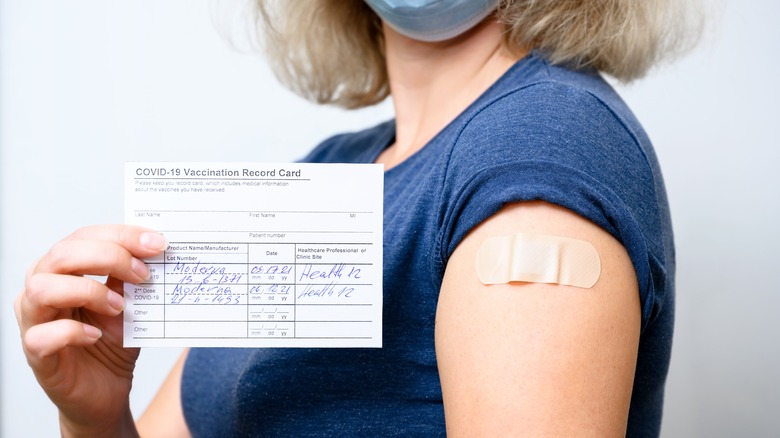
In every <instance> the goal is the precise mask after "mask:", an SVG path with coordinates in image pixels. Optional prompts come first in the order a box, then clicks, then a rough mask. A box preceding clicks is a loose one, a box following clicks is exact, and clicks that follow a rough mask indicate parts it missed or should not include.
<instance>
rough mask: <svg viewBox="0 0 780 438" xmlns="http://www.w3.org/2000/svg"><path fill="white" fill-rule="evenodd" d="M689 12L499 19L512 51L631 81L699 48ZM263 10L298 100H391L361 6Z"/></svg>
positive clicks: (594, 5)
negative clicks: (521, 50) (528, 50)
mask: <svg viewBox="0 0 780 438" xmlns="http://www.w3.org/2000/svg"><path fill="white" fill-rule="evenodd" d="M691 4H692V3H691V0H499V1H498V9H497V11H496V17H497V19H498V20H499V22H501V23H503V24H504V26H505V34H504V43H505V45H506V47H507V48H508V49H509V50H510V51H512V50H518V49H519V48H521V47H533V48H534V49H536V50H537V51H538V52H540V53H542V54H543V55H544V56H545V57H546V58H547V59H548V60H549V61H550V62H553V63H556V64H566V65H569V66H571V67H573V68H584V67H592V68H596V69H598V70H599V71H601V72H603V73H606V74H608V75H610V76H613V77H615V78H616V79H618V80H620V81H623V82H629V81H631V80H634V79H637V78H639V77H641V76H643V75H644V74H645V73H646V72H647V71H648V69H649V68H650V67H652V66H653V65H655V64H656V63H657V62H658V61H660V60H661V59H662V58H669V57H673V56H674V55H676V54H679V53H681V52H682V51H683V50H684V49H686V48H688V47H691V46H692V45H693V44H692V43H693V41H694V40H695V37H696V36H698V30H699V29H700V26H698V24H700V23H701V21H700V20H696V18H697V14H696V13H695V12H696V11H693V10H691V8H690V6H691ZM256 5H257V11H258V23H259V24H260V25H261V26H262V29H263V34H264V35H265V38H264V40H263V45H264V48H265V51H266V52H267V54H268V56H269V60H270V61H271V66H272V68H273V69H274V72H275V74H276V75H277V77H278V78H279V79H280V80H281V81H282V82H283V83H284V84H285V85H287V86H288V87H290V88H291V89H292V90H293V91H295V92H296V93H298V94H300V95H301V96H303V97H305V98H307V99H309V100H312V101H315V102H318V103H329V104H335V105H338V106H342V107H345V108H360V107H364V106H368V105H372V104H375V103H378V102H381V101H382V100H384V99H385V98H386V97H387V95H388V94H389V92H390V90H389V86H388V82H387V72H386V65H385V57H384V45H383V36H382V29H381V21H380V19H379V17H378V16H377V15H376V14H375V13H374V12H373V11H372V10H371V9H370V8H369V7H368V6H367V5H366V4H365V3H364V2H363V0H311V1H298V0H296V1H289V0H276V1H274V0H256ZM692 12H693V13H692ZM691 18H693V20H692V21H691V20H690V19H691ZM690 23H694V26H690Z"/></svg>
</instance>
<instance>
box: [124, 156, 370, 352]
mask: <svg viewBox="0 0 780 438" xmlns="http://www.w3.org/2000/svg"><path fill="white" fill-rule="evenodd" d="M383 178H384V176H383V167H382V166H381V165H377V164H290V163H287V164H263V163H179V162H176V163H174V162H132V163H125V198H124V199H125V223H127V224H133V225H140V226H144V227H148V228H151V229H154V230H156V231H159V232H160V233H162V234H163V235H165V237H166V238H167V239H168V247H167V249H166V250H165V251H164V252H162V253H161V254H160V255H159V256H157V257H153V258H150V259H146V260H145V262H146V263H147V265H148V267H149V271H150V272H151V276H150V278H149V279H148V280H147V281H145V282H143V283H139V284H130V283H127V284H125V300H126V307H125V311H124V345H125V346H127V347H148V346H169V347H381V346H382V203H383V196H382V192H383Z"/></svg>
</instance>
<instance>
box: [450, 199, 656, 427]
mask: <svg viewBox="0 0 780 438" xmlns="http://www.w3.org/2000/svg"><path fill="white" fill-rule="evenodd" d="M518 232H529V233H540V234H547V235H555V236H565V237H570V238H574V239H579V240H585V241H588V242H590V243H592V244H593V246H594V247H595V248H596V251H597V253H598V254H599V257H600V259H601V274H600V277H599V280H598V281H597V282H596V284H595V285H594V286H593V287H592V288H589V289H584V288H577V287H571V286H561V285H557V284H542V283H526V282H512V283H508V284H497V285H484V284H482V283H481V282H480V281H479V279H478V278H477V274H476V270H475V258H476V254H477V250H478V249H479V247H480V244H481V243H482V242H483V241H484V240H485V239H486V238H488V237H491V236H501V235H511V234H514V233H518ZM640 321H641V314H640V303H639V294H638V286H637V280H636V274H635V272H634V269H633V265H632V264H631V261H630V259H629V257H628V254H627V253H626V251H625V249H624V248H623V246H622V245H621V244H620V242H618V241H617V240H616V239H614V238H613V237H612V236H611V235H609V234H608V233H607V232H605V231H604V230H602V229H601V228H599V227H598V226H596V225H594V224H593V223H591V222H589V221H587V220H586V219H584V218H582V217H580V216H578V215H576V214H574V213H572V212H571V211H569V210H566V209H563V208H561V207H558V206H554V205H551V204H548V203H544V202H526V203H518V204H513V205H510V206H508V207H506V208H504V209H502V210H501V211H500V212H498V213H497V214H495V215H494V216H492V217H491V218H489V219H488V220H486V221H485V222H483V223H482V224H480V226H478V227H477V228H475V229H474V230H473V231H472V232H471V233H470V234H469V235H468V236H467V237H466V238H465V239H464V240H463V242H461V244H460V245H459V246H458V248H457V249H456V250H455V252H454V253H453V254H452V257H451V258H450V260H449V262H448V264H447V270H446V272H445V276H444V281H443V284H442V289H441V294H440V297H439V304H438V310H437V315H436V354H437V360H438V363H439V371H440V375H441V383H442V391H443V396H444V407H445V416H446V421H447V432H448V434H449V435H451V436H460V435H465V436H487V435H493V436H495V435H502V436H507V435H526V436H571V435H576V436H583V435H584V436H624V435H625V430H626V421H627V416H628V408H629V404H630V399H631V389H632V386H633V378H634V369H635V367H636V354H637V348H638V342H639V330H640Z"/></svg>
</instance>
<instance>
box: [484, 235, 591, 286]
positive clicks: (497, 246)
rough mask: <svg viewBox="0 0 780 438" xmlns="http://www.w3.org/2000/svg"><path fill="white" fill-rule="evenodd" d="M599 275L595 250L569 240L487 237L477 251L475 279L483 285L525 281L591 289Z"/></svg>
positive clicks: (565, 238) (552, 237)
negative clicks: (476, 277) (477, 278)
mask: <svg viewBox="0 0 780 438" xmlns="http://www.w3.org/2000/svg"><path fill="white" fill-rule="evenodd" d="M600 274H601V260H600V259H599V255H598V253H597V252H596V248H594V247H593V245H592V244H591V243H590V242H586V241H584V240H577V239H571V238H568V237H559V236H545V235H541V234H526V233H518V234H515V235H514V236H496V237H489V238H487V239H485V241H484V242H482V246H480V247H479V250H478V251H477V276H478V277H479V280H480V281H481V282H482V283H483V284H502V283H509V282H510V281H526V282H530V283H557V284H562V285H566V286H576V287H583V288H591V287H593V285H594V284H596V281H598V279H599V275H600Z"/></svg>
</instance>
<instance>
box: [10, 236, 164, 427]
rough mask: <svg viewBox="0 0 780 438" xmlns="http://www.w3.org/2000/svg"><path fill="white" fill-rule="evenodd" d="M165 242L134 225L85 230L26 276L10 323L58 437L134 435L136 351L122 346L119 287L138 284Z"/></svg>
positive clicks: (144, 277)
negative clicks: (54, 412)
mask: <svg viewBox="0 0 780 438" xmlns="http://www.w3.org/2000/svg"><path fill="white" fill-rule="evenodd" d="M166 245H167V243H166V240H165V238H164V237H163V236H162V235H161V234H159V233H156V232H153V231H151V230H147V229H144V228H140V227H134V226H124V225H99V226H92V227H85V228H82V229H80V230H78V231H76V232H75V233H73V234H71V235H70V236H68V237H67V238H65V239H64V240H62V241H60V242H58V243H56V244H55V245H54V246H53V247H52V248H51V250H50V251H49V252H48V253H47V254H46V255H44V256H43V257H42V258H41V259H40V260H38V262H37V263H35V264H34V265H33V266H32V267H31V268H30V270H29V271H28V272H27V277H26V281H25V289H24V291H23V292H22V293H21V294H20V295H19V296H18V297H17V298H16V301H15V302H14V310H15V312H16V319H17V321H18V322H19V330H20V331H21V336H22V345H23V349H24V354H25V355H26V356H27V362H28V363H29V364H30V367H31V368H32V369H33V372H34V373H35V377H36V378H37V379H38V383H39V384H40V385H41V387H42V388H43V389H44V391H46V393H47V394H48V396H49V398H50V399H51V400H52V401H53V402H54V403H55V404H56V405H57V407H58V408H59V410H60V425H61V427H62V431H63V434H64V435H68V434H70V433H75V434H78V435H113V434H115V432H117V431H119V430H121V429H120V428H131V429H125V430H132V431H134V426H133V423H132V415H131V414H130V409H129V393H130V387H131V385H132V378H133V369H134V368H135V362H136V359H137V358H138V354H139V352H140V350H139V349H130V348H123V347H122V317H121V313H122V310H123V309H124V297H123V282H125V281H127V282H132V283H139V282H142V281H144V280H145V279H146V278H147V277H148V275H149V270H148V268H147V267H146V265H145V264H144V263H143V262H142V261H141V260H140V259H141V258H147V257H151V256H154V255H157V254H159V253H160V252H161V251H162V250H164V248H165V246H166ZM84 275H96V276H107V279H106V282H105V283H100V282H99V281H97V280H94V279H92V278H88V277H84Z"/></svg>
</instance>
